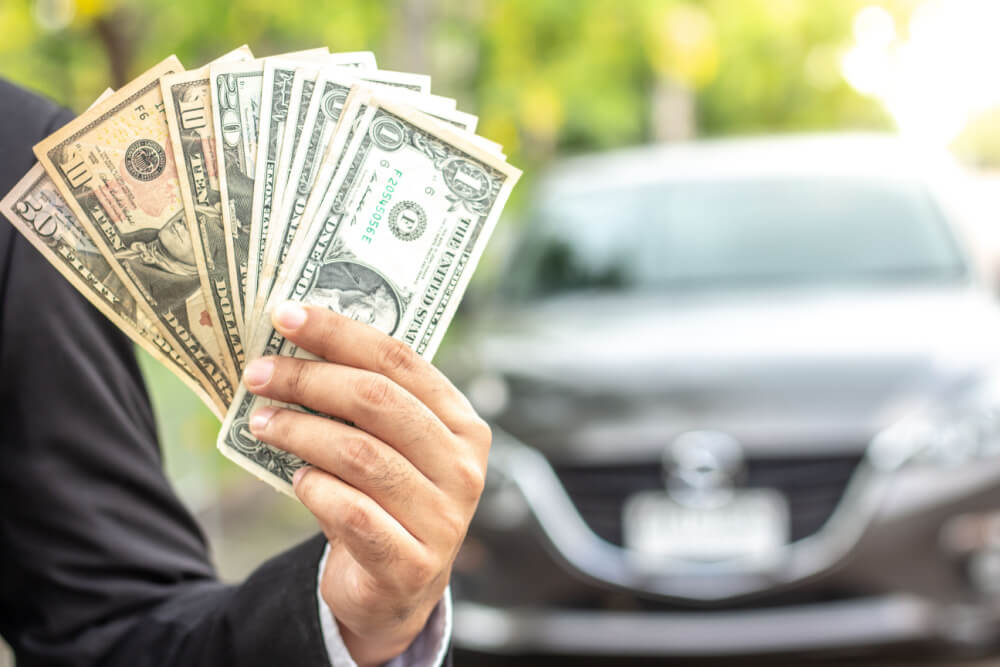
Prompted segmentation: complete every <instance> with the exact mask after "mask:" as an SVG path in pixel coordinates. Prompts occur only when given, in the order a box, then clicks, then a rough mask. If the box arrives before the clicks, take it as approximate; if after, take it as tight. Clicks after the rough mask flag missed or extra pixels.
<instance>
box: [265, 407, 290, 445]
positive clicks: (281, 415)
mask: <svg viewBox="0 0 1000 667" xmlns="http://www.w3.org/2000/svg"><path fill="white" fill-rule="evenodd" d="M292 417H293V415H292V414H291V411H290V410H278V411H277V412H275V413H274V414H273V415H272V416H271V419H270V420H268V422H267V435H268V439H273V440H278V441H281V442H285V441H287V440H290V439H291V438H293V437H294V436H295V420H294V419H293V418H292Z"/></svg>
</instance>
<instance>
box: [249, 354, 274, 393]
mask: <svg viewBox="0 0 1000 667" xmlns="http://www.w3.org/2000/svg"><path fill="white" fill-rule="evenodd" d="M273 374H274V361H273V360H272V359H268V358H266V357H265V358H263V359H254V360H253V361H251V362H250V364H249V365H248V366H247V369H246V370H245V371H244V372H243V381H244V382H246V383H247V386H248V387H249V386H254V387H257V386H260V385H264V384H267V382H268V380H270V379H271V375H273Z"/></svg>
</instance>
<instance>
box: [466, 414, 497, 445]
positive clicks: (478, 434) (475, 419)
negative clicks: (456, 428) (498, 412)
mask: <svg viewBox="0 0 1000 667" xmlns="http://www.w3.org/2000/svg"><path fill="white" fill-rule="evenodd" d="M467 430H468V432H469V436H470V437H471V438H473V439H474V440H476V441H477V442H478V443H485V444H486V445H487V446H488V445H489V444H490V443H491V442H493V429H492V428H491V427H490V425H489V422H487V421H486V420H485V419H483V418H482V417H480V416H479V415H477V414H473V416H472V417H471V418H470V419H469V424H468V427H467Z"/></svg>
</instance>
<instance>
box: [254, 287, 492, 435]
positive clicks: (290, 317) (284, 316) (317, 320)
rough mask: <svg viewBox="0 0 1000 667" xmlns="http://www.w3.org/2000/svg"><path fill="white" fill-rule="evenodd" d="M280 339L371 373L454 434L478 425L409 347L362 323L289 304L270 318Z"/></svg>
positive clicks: (437, 373)
mask: <svg viewBox="0 0 1000 667" xmlns="http://www.w3.org/2000/svg"><path fill="white" fill-rule="evenodd" d="M271 321H272V322H273V324H274V328H275V329H276V330H277V331H278V333H280V334H281V335H282V336H284V337H285V338H287V339H288V340H289V341H291V342H292V343H294V344H295V345H298V346H299V347H301V348H303V349H305V350H308V351H309V352H312V353H313V354H315V355H317V356H319V357H321V358H323V359H326V360H327V361H331V362H334V363H338V364H344V365H346V366H353V367H354V368H361V369H364V370H368V371H374V372H376V373H379V374H381V375H384V376H386V377H387V378H389V379H390V380H392V381H393V382H395V383H396V384H398V385H399V386H401V387H403V388H404V389H406V390H407V391H408V392H410V393H411V394H413V396H415V397H416V398H417V399H418V400H420V401H421V402H422V403H423V404H424V405H426V406H427V407H428V408H430V410H431V411H432V412H434V414H436V415H437V416H438V418H439V419H440V420H441V421H442V422H443V423H444V424H445V426H447V427H448V428H449V429H451V430H452V432H454V433H459V432H461V431H462V430H464V429H465V428H466V426H467V425H470V424H471V422H474V421H478V417H477V415H476V413H475V410H473V408H472V405H471V404H470V403H469V401H468V399H467V398H466V397H465V395H463V394H462V392H460V391H459V390H458V389H456V388H455V385H453V384H452V383H451V381H450V380H449V379H448V378H446V377H445V376H444V375H443V374H442V373H441V371H439V370H438V369H436V368H434V366H432V365H431V364H430V363H429V362H428V361H427V360H425V359H423V358H421V357H420V355H418V354H417V353H416V352H415V351H414V350H413V349H412V348H411V347H409V346H408V345H406V344H405V343H403V342H402V341H399V340H396V339H395V338H392V337H391V336H387V335H386V334H384V333H382V332H381V331H378V330H377V329H375V328H374V327H371V326H369V325H367V324H364V323H362V322H357V321H355V320H353V319H351V318H349V317H345V316H343V315H340V314H338V313H335V312H333V311H332V310H328V309H326V308H321V307H318V306H311V305H305V304H301V303H297V302H294V301H286V302H284V303H282V304H280V305H278V306H277V307H276V308H275V309H274V312H273V313H272V314H271Z"/></svg>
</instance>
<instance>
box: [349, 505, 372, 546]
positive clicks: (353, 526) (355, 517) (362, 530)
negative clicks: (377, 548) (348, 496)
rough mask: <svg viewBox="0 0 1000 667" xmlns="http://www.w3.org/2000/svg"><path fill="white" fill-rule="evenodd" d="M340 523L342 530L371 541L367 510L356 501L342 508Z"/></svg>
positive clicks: (370, 520)
mask: <svg viewBox="0 0 1000 667" xmlns="http://www.w3.org/2000/svg"><path fill="white" fill-rule="evenodd" d="M341 522H342V523H343V525H344V528H346V529H347V530H349V531H350V532H352V533H354V534H356V535H362V536H365V537H366V539H371V538H372V535H371V533H370V531H371V525H372V519H371V516H370V515H369V514H368V508H366V507H365V506H364V505H362V504H361V503H359V502H357V501H353V502H348V503H347V504H346V505H345V506H344V510H343V514H342V515H341Z"/></svg>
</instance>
